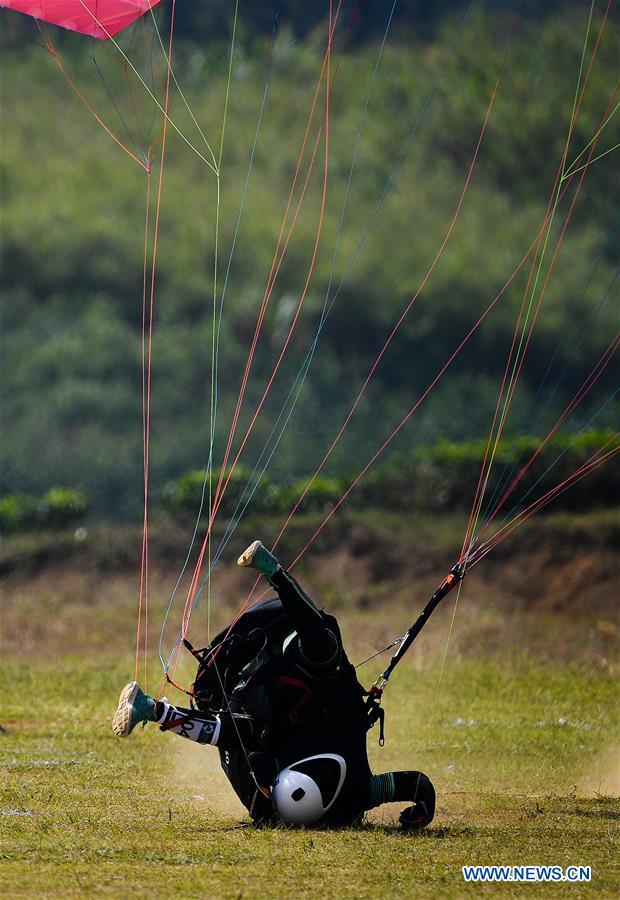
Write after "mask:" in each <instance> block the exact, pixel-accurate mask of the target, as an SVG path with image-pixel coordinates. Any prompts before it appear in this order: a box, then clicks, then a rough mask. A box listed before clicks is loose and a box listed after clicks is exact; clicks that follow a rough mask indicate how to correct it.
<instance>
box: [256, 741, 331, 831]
mask: <svg viewBox="0 0 620 900" xmlns="http://www.w3.org/2000/svg"><path fill="white" fill-rule="evenodd" d="M346 774H347V764H346V763H345V761H344V759H343V758H342V756H338V754H337V753H321V754H319V755H318V756H308V757H306V759H300V760H299V762H296V763H293V765H291V766H288V767H287V768H286V769H282V771H281V772H280V774H279V775H278V777H277V778H276V781H275V784H274V786H273V788H272V790H271V799H272V800H273V803H274V806H275V808H276V812H277V813H278V815H279V816H280V818H281V819H282V821H283V822H285V823H286V824H287V825H314V824H316V822H318V821H319V819H321V818H322V817H323V816H324V815H325V813H326V812H327V810H328V809H330V807H331V806H332V805H333V804H334V802H335V800H336V798H337V797H338V795H339V793H340V791H341V790H342V785H343V784H344V779H345V777H346Z"/></svg>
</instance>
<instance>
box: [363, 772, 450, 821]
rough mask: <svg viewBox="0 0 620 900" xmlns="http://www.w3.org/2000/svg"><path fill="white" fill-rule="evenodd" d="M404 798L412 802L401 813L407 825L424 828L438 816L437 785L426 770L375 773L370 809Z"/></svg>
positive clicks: (371, 779) (372, 779) (401, 817)
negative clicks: (436, 813)
mask: <svg viewBox="0 0 620 900" xmlns="http://www.w3.org/2000/svg"><path fill="white" fill-rule="evenodd" d="M399 800H403V801H405V802H409V803H412V804H413V805H412V806H408V807H406V809H404V810H403V811H402V813H401V814H400V822H401V824H402V825H403V826H404V827H405V828H424V827H425V826H426V825H429V824H430V823H431V822H432V821H433V817H434V815H435V788H434V787H433V784H432V782H431V780H430V778H429V777H428V775H425V774H424V773H423V772H386V773H385V774H384V775H371V777H370V800H369V804H368V809H373V808H374V807H376V806H381V804H383V803H393V802H398V801H399Z"/></svg>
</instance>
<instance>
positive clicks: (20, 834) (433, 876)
mask: <svg viewBox="0 0 620 900" xmlns="http://www.w3.org/2000/svg"><path fill="white" fill-rule="evenodd" d="M84 652H85V653H86V655H87V648H84ZM373 665H376V663H375V664H370V666H369V667H368V672H369V671H370V669H372V671H374V668H373ZM128 671H129V668H128V665H127V666H119V664H118V661H117V662H116V663H115V664H114V665H113V666H109V665H107V662H106V660H105V659H100V658H97V659H96V661H94V662H91V664H90V665H89V664H88V661H86V664H85V659H84V656H83V655H82V654H80V653H76V655H75V656H73V657H69V656H66V657H63V658H60V659H58V660H56V662H55V664H53V665H52V664H51V663H45V664H40V663H37V661H36V659H32V660H28V661H23V662H18V661H13V662H10V663H8V664H7V665H6V666H5V669H4V672H3V684H4V685H5V686H8V689H7V688H5V691H4V696H3V713H2V716H3V718H2V724H3V726H4V727H5V729H6V732H5V733H2V734H0V750H1V758H2V768H3V771H4V775H3V782H2V793H1V795H0V813H1V815H0V821H1V822H2V825H3V828H2V835H3V836H2V840H1V844H0V884H1V885H2V889H1V890H2V893H3V895H6V896H10V897H33V896H40V897H65V896H71V895H90V896H105V895H110V896H111V895H114V896H132V897H133V896H136V897H334V898H336V897H338V898H340V897H352V898H353V897H356V898H357V897H380V896H385V897H412V896H415V897H453V896H464V895H469V894H470V893H471V894H474V893H478V892H480V891H481V890H482V891H483V892H486V893H487V894H491V893H498V894H499V893H501V894H502V895H503V896H508V897H511V896H521V895H522V894H524V893H525V892H526V891H527V892H528V894H529V895H531V896H540V895H541V894H542V893H546V892H551V891H553V892H554V894H555V895H556V896H571V897H578V896H584V895H586V894H598V895H599V896H605V897H610V896H612V895H613V894H614V891H615V890H616V889H617V886H618V869H617V866H615V865H614V863H613V862H612V861H613V860H614V859H617V858H618V847H617V842H618V828H617V824H618V819H619V818H620V802H619V801H618V800H617V799H611V798H609V797H606V796H605V794H604V792H605V791H606V790H608V783H607V782H606V781H605V774H606V773H607V772H608V771H610V770H612V769H613V764H614V759H613V754H614V752H615V751H614V747H615V748H617V746H618V744H620V737H619V729H618V721H617V717H616V715H615V709H616V707H617V692H616V688H615V683H614V680H613V676H612V673H610V671H609V670H606V669H603V668H595V667H593V666H585V665H577V664H570V663H564V664H562V663H558V662H556V663H554V665H553V666H551V665H547V664H545V663H541V662H536V661H534V660H532V659H531V658H528V657H527V656H526V655H525V654H523V653H515V654H512V655H511V654H508V655H507V656H506V658H505V659H504V660H503V661H501V662H499V661H495V662H491V661H488V660H483V659H477V658H475V657H471V658H464V659H462V660H460V661H458V660H456V659H451V660H450V662H449V665H448V666H447V667H446V671H445V672H444V675H443V678H442V679H441V683H440V684H439V657H437V659H436V660H435V661H434V662H433V665H432V666H429V667H427V668H425V669H420V670H419V671H417V670H416V668H415V667H414V666H413V665H409V666H407V665H404V666H403V667H402V668H401V670H400V671H399V673H398V675H395V676H394V681H393V684H391V685H390V688H389V691H388V693H387V694H386V707H387V716H388V718H387V743H386V746H385V747H384V748H383V749H380V748H379V747H378V746H377V743H376V737H377V736H376V734H375V732H372V731H371V732H370V735H369V747H370V752H371V761H372V765H373V768H374V769H375V770H376V771H381V770H387V769H389V768H391V767H397V768H405V767H415V768H421V769H423V770H424V771H426V772H428V774H429V775H431V777H432V778H433V781H434V782H435V784H436V787H437V791H438V814H437V818H436V820H435V822H434V823H433V825H432V827H431V828H430V829H428V832H427V833H426V834H424V835H422V836H406V835H404V834H403V833H401V832H400V831H399V829H398V827H397V826H396V825H395V824H394V822H395V819H396V812H397V810H398V806H395V807H388V808H384V809H382V810H380V811H378V813H377V814H375V815H374V816H373V817H372V819H371V821H370V822H369V823H367V824H365V825H364V826H363V827H362V828H360V829H346V830H343V831H334V832H321V831H318V832H311V831H303V830H299V831H292V830H291V831H285V830H278V829H276V830H265V831H254V830H253V829H249V828H247V829H237V828H235V827H234V826H235V824H236V823H237V822H238V821H239V820H240V819H242V818H243V810H242V809H241V807H240V806H238V804H237V803H236V801H235V800H234V798H233V796H232V792H231V791H230V789H229V788H228V785H227V784H226V781H225V779H224V777H223V775H222V774H221V772H219V770H218V765H217V759H216V754H215V753H214V752H213V751H211V750H210V749H209V748H202V747H196V746H194V745H191V744H190V743H189V742H187V741H182V740H177V739H175V738H173V737H172V736H168V735H162V734H160V733H159V732H158V731H157V730H156V729H155V728H151V727H149V728H147V729H145V730H144V731H140V732H138V733H135V734H134V735H132V736H131V738H130V739H128V740H126V741H122V740H119V739H117V738H115V737H114V736H113V734H112V732H111V730H110V727H109V723H110V716H111V713H112V711H113V707H114V704H115V700H116V695H117V693H118V690H119V687H120V686H122V684H123V682H124V681H125V680H126V678H127V674H128ZM365 677H366V678H368V677H369V676H368V674H366V676H365ZM438 684H439V689H438ZM154 685H155V679H154V678H152V679H151V686H152V687H154ZM435 695H437V701H436V703H435ZM467 863H491V864H519V863H521V864H557V865H563V866H566V865H569V864H573V863H574V864H586V865H591V866H592V869H593V879H592V883H591V884H590V885H560V884H555V885H553V886H551V885H547V886H540V885H539V886H536V887H534V886H533V885H528V886H521V887H519V886H518V885H512V886H511V885H501V886H495V887H493V886H491V885H487V886H484V887H481V886H480V885H478V886H469V887H467V886H466V885H465V884H464V882H463V879H462V875H461V866H462V865H463V864H467Z"/></svg>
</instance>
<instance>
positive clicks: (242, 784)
mask: <svg viewBox="0 0 620 900" xmlns="http://www.w3.org/2000/svg"><path fill="white" fill-rule="evenodd" d="M270 581H271V584H272V585H273V587H274V588H275V589H276V591H277V593H278V598H273V599H270V600H264V601H261V602H259V603H257V604H255V605H254V606H253V607H252V608H251V609H250V610H248V611H247V612H246V613H244V614H243V615H242V616H241V617H240V618H239V620H238V621H237V622H236V623H235V624H234V626H233V627H232V629H230V630H228V629H227V630H226V631H224V632H222V633H221V634H220V635H218V636H217V637H216V638H215V639H214V641H213V642H212V644H211V649H212V648H216V652H215V653H213V654H212V656H214V657H215V661H214V662H213V663H211V659H212V657H211V656H209V660H210V662H209V664H208V665H206V666H205V667H204V668H202V667H201V670H199V674H198V677H197V680H196V685H195V690H196V698H195V699H196V703H197V705H198V708H199V712H198V713H197V712H196V711H194V710H181V709H178V708H175V707H171V708H170V710H169V712H168V713H167V714H166V716H165V718H164V720H163V722H162V724H161V727H162V729H164V730H173V731H176V732H177V733H180V734H182V735H183V736H185V737H191V738H192V739H193V740H198V741H199V742H200V743H211V744H215V745H217V747H218V750H219V753H220V759H221V763H222V768H223V769H224V772H225V773H226V776H227V777H228V779H229V781H230V783H231V785H232V787H233V788H234V790H235V792H236V794H237V796H238V797H239V799H240V800H241V802H242V803H243V805H244V806H245V807H246V808H247V810H248V812H249V813H250V816H251V817H252V819H254V820H255V821H263V820H269V819H273V818H275V813H274V809H273V806H272V803H271V801H270V799H269V798H268V796H267V794H268V788H269V786H270V785H271V784H272V783H273V781H274V780H275V776H276V775H277V773H278V772H279V771H281V770H282V769H283V768H285V767H286V766H289V765H291V764H293V763H295V762H298V761H299V760H301V759H304V758H306V757H309V756H315V755H318V754H325V753H333V754H338V755H340V756H342V757H343V759H344V760H345V762H346V777H345V781H344V784H343V786H342V789H341V791H340V793H339V795H338V797H337V798H336V800H335V802H334V803H333V805H332V806H331V808H330V809H329V810H328V812H327V813H326V815H325V816H324V817H323V819H322V820H321V824H327V825H330V824H331V825H337V824H347V823H351V822H353V821H355V820H357V819H360V818H361V816H362V815H363V813H364V811H365V810H367V809H369V808H371V807H372V806H374V805H377V804H378V803H379V802H384V801H385V800H388V799H389V800H392V799H409V800H415V799H416V797H415V796H414V791H415V794H416V795H417V793H418V792H419V787H420V781H419V779H420V778H423V779H425V780H426V781H427V782H428V779H426V776H422V775H421V774H420V773H417V772H416V773H413V772H407V773H393V776H394V777H396V778H400V787H399V784H398V782H397V783H396V792H395V793H394V795H393V796H386V797H382V798H381V799H379V800H377V799H376V798H373V797H372V796H371V794H372V790H371V784H372V780H373V776H372V773H371V770H370V766H369V764H368V758H367V753H366V732H367V730H368V717H367V711H366V705H365V700H364V690H363V688H362V686H361V685H360V683H359V682H358V680H357V677H356V675H355V669H354V667H353V666H352V665H351V663H350V662H349V660H348V659H347V656H346V653H345V651H344V648H343V645H342V638H341V635H340V629H339V627H338V623H337V621H336V619H335V618H334V617H333V616H330V615H328V614H327V613H325V612H323V611H321V610H319V609H317V607H316V606H315V605H314V603H313V602H312V600H311V599H310V598H309V597H308V596H307V595H306V594H305V592H304V591H303V590H302V588H301V587H300V585H299V584H298V583H297V581H296V580H295V579H294V578H293V576H292V575H291V574H290V573H289V572H287V571H286V570H284V569H282V568H280V569H278V570H277V571H276V572H275V574H274V575H273V576H272V577H271V578H270ZM217 648H219V649H220V653H219V655H218V653H217ZM205 685H207V688H206V689H205ZM393 776H392V775H390V776H389V777H390V778H392V782H391V783H392V786H393V785H394V780H393ZM413 776H415V777H416V779H417V780H416V781H415V786H414V787H412V780H411V779H412V777H413ZM386 777H388V776H374V778H375V780H377V779H382V778H386ZM428 785H429V786H430V791H432V809H430V810H427V811H428V812H429V813H430V818H432V813H433V811H434V791H433V790H432V785H431V784H430V782H428ZM426 794H428V795H429V797H430V794H429V791H428V789H427V791H426ZM427 806H429V803H427ZM427 818H428V817H427ZM430 818H429V819H428V820H429V821H430Z"/></svg>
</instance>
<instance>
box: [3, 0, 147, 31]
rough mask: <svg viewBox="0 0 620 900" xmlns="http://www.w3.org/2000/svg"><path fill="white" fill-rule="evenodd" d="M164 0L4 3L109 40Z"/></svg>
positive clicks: (11, 0)
mask: <svg viewBox="0 0 620 900" xmlns="http://www.w3.org/2000/svg"><path fill="white" fill-rule="evenodd" d="M159 2H160V0H0V6H6V7H8V8H9V9H14V10H17V12H22V13H26V15H29V16H33V17H34V18H35V19H40V20H41V21H43V22H51V24H52V25H60V26H61V27H62V28H67V29H68V30H69V31H79V32H80V33H81V34H89V35H91V36H92V37H97V38H103V39H105V38H108V37H112V36H113V35H115V34H118V32H119V31H122V30H123V28H127V26H128V25H131V23H132V22H135V20H136V19H139V18H140V16H142V15H144V13H145V12H148V10H149V9H153V8H154V7H155V6H157V5H158V3H159Z"/></svg>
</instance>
